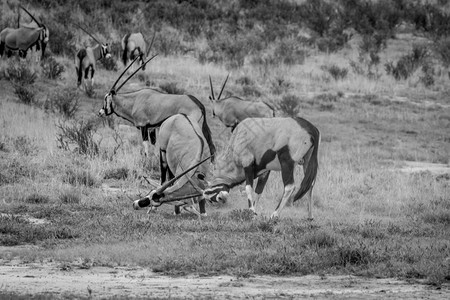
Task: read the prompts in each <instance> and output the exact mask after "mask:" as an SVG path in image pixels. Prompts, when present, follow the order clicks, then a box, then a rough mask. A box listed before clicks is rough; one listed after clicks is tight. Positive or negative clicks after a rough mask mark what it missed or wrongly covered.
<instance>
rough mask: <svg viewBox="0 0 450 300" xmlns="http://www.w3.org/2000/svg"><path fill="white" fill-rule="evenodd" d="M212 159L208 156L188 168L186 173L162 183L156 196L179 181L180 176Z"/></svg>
mask: <svg viewBox="0 0 450 300" xmlns="http://www.w3.org/2000/svg"><path fill="white" fill-rule="evenodd" d="M211 157H212V155H211V156H208V157H207V158H205V159H204V160H202V161H200V162H199V163H197V164H196V165H194V166H192V167H190V168H189V169H187V170H186V171H184V172H182V173H180V174H178V175H177V176H175V177H174V178H173V179H171V180H169V181H167V182H166V183H164V184H163V185H162V186H161V187H160V188H158V189H157V190H156V194H161V193H162V192H164V191H165V190H166V189H167V188H168V187H169V186H171V185H172V184H173V183H174V182H175V181H177V180H178V179H180V178H181V177H182V176H184V175H185V174H186V173H188V172H190V171H192V170H193V169H195V168H197V167H198V166H199V165H201V164H202V163H204V162H205V161H207V160H208V159H210V158H211Z"/></svg>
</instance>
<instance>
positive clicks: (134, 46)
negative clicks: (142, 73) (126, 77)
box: [122, 32, 151, 70]
mask: <svg viewBox="0 0 450 300" xmlns="http://www.w3.org/2000/svg"><path fill="white" fill-rule="evenodd" d="M150 48H151V47H150ZM146 51H147V44H146V43H145V40H144V36H143V35H142V33H140V32H138V33H127V34H126V35H125V36H124V37H123V38H122V62H123V65H124V66H125V67H126V66H127V63H128V61H134V59H135V58H136V57H139V59H140V60H141V66H142V70H145V64H144V62H145V59H146V55H147V52H146Z"/></svg>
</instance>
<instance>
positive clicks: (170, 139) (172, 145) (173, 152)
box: [133, 114, 211, 217]
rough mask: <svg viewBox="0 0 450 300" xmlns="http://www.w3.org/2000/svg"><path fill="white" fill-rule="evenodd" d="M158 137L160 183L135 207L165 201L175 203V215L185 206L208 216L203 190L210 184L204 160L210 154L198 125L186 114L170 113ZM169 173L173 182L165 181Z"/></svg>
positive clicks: (138, 201)
mask: <svg viewBox="0 0 450 300" xmlns="http://www.w3.org/2000/svg"><path fill="white" fill-rule="evenodd" d="M158 140H159V147H160V149H159V155H160V166H161V186H159V187H158V188H156V189H154V190H152V191H151V192H150V193H149V194H148V195H147V196H145V197H143V198H141V199H139V200H136V201H134V203H133V207H134V208H135V209H140V208H144V207H150V209H149V211H150V210H153V208H156V207H158V206H160V205H162V204H171V205H174V206H175V214H179V213H180V208H181V207H183V208H184V209H185V210H186V211H189V212H192V213H194V214H196V215H197V216H199V217H200V216H206V210H205V198H204V197H203V195H202V189H204V188H205V187H206V185H207V182H206V176H207V174H208V171H209V164H207V163H202V162H205V161H206V160H208V158H209V157H210V156H211V154H210V152H209V149H208V146H207V141H206V139H205V137H204V136H203V133H202V131H201V129H200V127H199V125H198V124H197V122H196V121H195V120H191V119H190V118H189V117H188V116H186V115H184V114H177V115H174V116H171V117H169V118H168V119H167V120H165V121H164V122H163V123H162V124H161V127H160V129H159V134H158ZM185 172H187V173H185ZM180 173H182V176H181V177H180V179H179V180H178V181H176V182H175V180H174V178H175V174H177V175H179V174H180ZM166 176H168V178H169V179H170V180H171V181H166ZM172 183H173V185H172ZM165 194H168V195H170V197H165ZM190 197H192V198H190ZM195 203H198V204H199V208H200V212H198V211H197V210H196V209H195V207H194V204H195Z"/></svg>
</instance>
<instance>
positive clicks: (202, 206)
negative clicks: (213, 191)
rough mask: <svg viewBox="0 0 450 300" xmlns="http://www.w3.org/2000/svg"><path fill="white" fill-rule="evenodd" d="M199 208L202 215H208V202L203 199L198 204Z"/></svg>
mask: <svg viewBox="0 0 450 300" xmlns="http://www.w3.org/2000/svg"><path fill="white" fill-rule="evenodd" d="M198 207H199V208H200V213H201V214H206V200H205V199H202V200H200V201H199V202H198Z"/></svg>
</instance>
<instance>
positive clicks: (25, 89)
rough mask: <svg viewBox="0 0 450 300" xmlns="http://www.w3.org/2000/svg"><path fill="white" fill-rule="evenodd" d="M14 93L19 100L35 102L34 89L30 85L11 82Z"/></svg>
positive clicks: (29, 102) (28, 102)
mask: <svg viewBox="0 0 450 300" xmlns="http://www.w3.org/2000/svg"><path fill="white" fill-rule="evenodd" d="M13 86H14V93H15V94H16V95H17V97H18V98H19V100H20V102H22V103H24V104H28V105H31V104H35V103H36V98H35V91H34V89H33V86H32V85H21V84H19V83H13Z"/></svg>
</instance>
